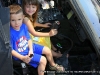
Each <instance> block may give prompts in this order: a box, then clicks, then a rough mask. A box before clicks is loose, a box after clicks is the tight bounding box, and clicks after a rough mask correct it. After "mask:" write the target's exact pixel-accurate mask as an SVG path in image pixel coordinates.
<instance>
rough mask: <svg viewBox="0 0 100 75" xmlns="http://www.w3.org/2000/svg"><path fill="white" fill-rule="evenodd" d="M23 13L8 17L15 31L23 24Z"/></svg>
mask: <svg viewBox="0 0 100 75" xmlns="http://www.w3.org/2000/svg"><path fill="white" fill-rule="evenodd" d="M23 18H24V16H23V13H18V14H11V15H10V24H11V26H12V27H13V28H14V29H15V30H20V27H21V25H22V22H23Z"/></svg>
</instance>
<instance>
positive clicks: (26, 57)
mask: <svg viewBox="0 0 100 75" xmlns="http://www.w3.org/2000/svg"><path fill="white" fill-rule="evenodd" d="M30 60H31V58H30V57H29V56H28V55H26V56H23V58H22V61H23V62H25V63H27V64H28V63H29V62H30Z"/></svg>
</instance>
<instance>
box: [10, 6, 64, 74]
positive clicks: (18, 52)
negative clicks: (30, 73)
mask: <svg viewBox="0 0 100 75" xmlns="http://www.w3.org/2000/svg"><path fill="white" fill-rule="evenodd" d="M9 8H10V40H11V46H12V52H11V53H12V56H13V59H14V60H21V61H23V62H25V63H27V64H29V65H31V66H33V67H38V75H44V72H43V71H44V70H45V67H46V63H47V60H48V61H49V63H50V68H51V70H59V71H63V70H64V68H63V67H62V66H59V65H58V64H56V63H54V60H53V57H52V53H51V50H50V49H49V48H48V47H44V46H41V45H38V44H33V43H32V41H31V39H30V36H29V32H28V29H27V26H26V25H25V24H24V23H23V19H24V15H23V11H22V8H21V7H20V6H19V5H10V6H9ZM51 34H54V32H53V33H51ZM31 54H33V56H32V57H30V55H31ZM42 54H45V55H46V58H47V60H46V58H45V57H44V56H42Z"/></svg>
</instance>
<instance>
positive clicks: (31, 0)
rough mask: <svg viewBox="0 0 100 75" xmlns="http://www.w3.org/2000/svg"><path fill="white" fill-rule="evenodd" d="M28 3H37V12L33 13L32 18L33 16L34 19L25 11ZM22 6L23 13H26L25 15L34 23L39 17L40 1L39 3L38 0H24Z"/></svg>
mask: <svg viewBox="0 0 100 75" xmlns="http://www.w3.org/2000/svg"><path fill="white" fill-rule="evenodd" d="M27 4H29V5H36V6H37V10H36V12H35V13H34V14H33V15H32V18H33V19H34V20H31V19H30V16H29V15H28V14H27V13H26V12H25V10H24V8H25V5H27ZM22 8H23V13H24V15H25V16H26V17H28V18H29V19H30V20H31V22H32V23H33V24H34V22H35V21H36V19H37V14H38V10H39V3H38V0H23V3H22Z"/></svg>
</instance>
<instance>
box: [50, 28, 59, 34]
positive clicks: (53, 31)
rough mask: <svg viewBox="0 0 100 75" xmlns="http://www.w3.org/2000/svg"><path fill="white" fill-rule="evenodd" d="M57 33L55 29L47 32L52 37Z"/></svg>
mask: <svg viewBox="0 0 100 75" xmlns="http://www.w3.org/2000/svg"><path fill="white" fill-rule="evenodd" d="M57 33H58V31H57V29H51V30H50V32H49V35H50V36H54V35H56V34H57Z"/></svg>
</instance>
